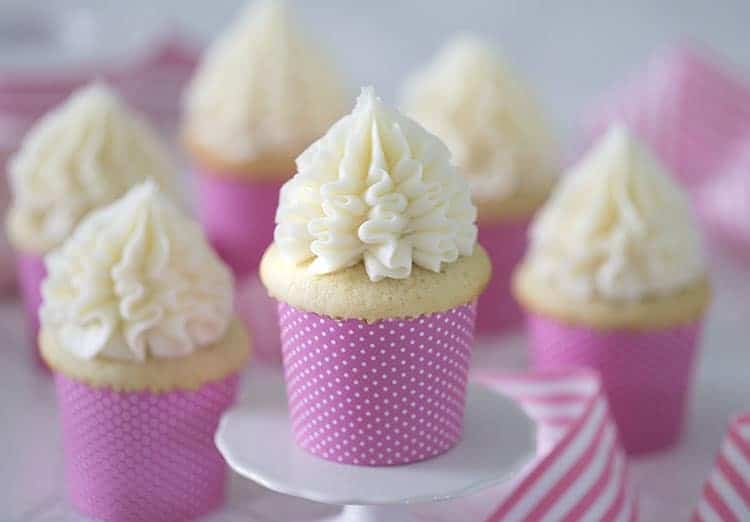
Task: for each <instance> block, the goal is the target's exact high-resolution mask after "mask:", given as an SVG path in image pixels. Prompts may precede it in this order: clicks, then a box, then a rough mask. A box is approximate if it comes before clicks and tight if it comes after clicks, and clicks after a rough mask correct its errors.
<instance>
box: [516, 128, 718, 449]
mask: <svg viewBox="0 0 750 522" xmlns="http://www.w3.org/2000/svg"><path fill="white" fill-rule="evenodd" d="M514 289H515V294H516V296H517V297H518V298H519V300H520V301H521V302H522V303H523V306H524V308H525V309H526V311H527V313H528V325H529V334H530V344H531V360H532V363H533V365H534V366H535V367H536V368H538V369H549V368H556V367H561V366H573V365H575V366H579V365H583V366H590V367H593V368H594V369H596V370H598V371H599V373H600V374H601V376H602V379H603V383H604V388H605V390H606V391H607V393H608V396H609V401H610V405H611V407H612V412H613V414H614V417H615V420H616V421H617V423H618V426H619V428H620V434H621V436H622V442H623V444H624V446H625V448H626V449H627V450H628V451H630V452H645V451H652V450H657V449H661V448H664V447H667V446H669V445H671V444H673V443H674V442H676V441H677V440H678V438H679V434H680V428H681V424H682V419H683V414H684V411H685V407H686V399H687V396H688V391H689V387H690V383H691V379H692V374H693V365H694V361H695V353H696V348H697V346H698V344H699V338H700V333H701V324H702V318H703V316H704V313H705V311H706V308H707V306H708V304H709V300H710V285H709V282H708V278H707V272H706V265H705V261H704V255H703V250H702V246H701V241H700V237H699V235H698V232H697V227H696V226H695V223H694V221H693V216H692V212H691V209H690V207H689V204H688V200H687V198H686V196H685V195H684V194H683V193H682V191H681V190H680V188H679V187H678V186H677V184H676V183H675V182H674V181H673V180H672V179H671V178H670V176H669V174H668V173H667V172H666V171H665V170H664V167H663V166H662V165H661V164H660V163H659V162H658V161H657V160H656V159H655V158H654V157H653V156H652V154H651V153H650V152H649V151H648V150H646V149H645V148H644V146H643V145H641V144H640V143H639V142H637V141H636V140H635V138H633V136H632V135H631V134H630V133H629V132H628V131H626V130H625V129H624V128H621V127H614V128H612V129H610V131H609V133H608V134H607V135H606V136H605V137H604V138H603V139H602V140H601V141H600V142H599V143H598V144H596V145H595V147H594V149H593V150H592V151H591V152H589V153H588V155H587V156H586V157H584V158H583V159H582V160H581V162H580V163H579V164H578V165H576V166H575V167H574V168H573V169H572V171H571V172H570V173H569V174H568V175H567V176H566V177H565V178H564V181H562V182H561V184H560V186H559V187H558V189H557V190H556V191H555V193H554V194H553V195H552V197H551V198H550V200H549V202H548V203H547V204H546V205H545V207H544V208H543V209H542V210H541V211H540V213H539V215H538V217H537V218H536V219H535V222H534V223H533V225H532V228H531V233H530V247H529V252H528V254H527V256H526V258H525V259H524V261H523V263H522V264H521V265H520V267H519V268H518V270H517V272H516V274H515V278H514Z"/></svg>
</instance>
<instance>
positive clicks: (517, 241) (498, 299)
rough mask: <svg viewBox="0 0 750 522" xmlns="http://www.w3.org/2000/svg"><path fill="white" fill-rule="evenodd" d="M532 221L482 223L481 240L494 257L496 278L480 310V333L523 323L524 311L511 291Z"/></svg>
mask: <svg viewBox="0 0 750 522" xmlns="http://www.w3.org/2000/svg"><path fill="white" fill-rule="evenodd" d="M528 225H529V222H528V220H523V221H511V222H508V223H489V224H482V223H480V224H479V243H480V244H481V245H482V246H483V247H484V248H485V249H486V250H487V253H488V254H489V256H490V260H491V261H492V279H491V280H490V283H489V285H487V288H486V289H485V291H484V293H483V294H482V295H481V296H480V298H479V308H478V310H477V333H478V334H480V335H481V334H496V333H501V332H503V331H507V330H510V329H513V328H518V327H520V326H521V325H522V323H523V312H522V311H521V308H520V307H519V306H518V303H517V302H516V300H515V298H514V297H513V295H512V293H511V276H512V274H513V270H514V269H515V268H516V266H517V265H518V263H519V262H520V261H521V259H522V258H523V254H524V252H525V250H526V230H527V228H528Z"/></svg>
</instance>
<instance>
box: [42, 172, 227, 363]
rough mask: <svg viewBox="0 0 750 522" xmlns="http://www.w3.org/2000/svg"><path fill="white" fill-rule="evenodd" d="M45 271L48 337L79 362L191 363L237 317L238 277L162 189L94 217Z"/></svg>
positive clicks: (134, 192)
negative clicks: (187, 358)
mask: <svg viewBox="0 0 750 522" xmlns="http://www.w3.org/2000/svg"><path fill="white" fill-rule="evenodd" d="M45 261H46V266H47V274H48V275H47V279H46V280H45V281H44V283H43V284H42V296H43V304H42V307H41V309H40V318H41V322H42V328H43V330H46V331H48V332H49V333H50V334H51V335H52V336H53V337H54V341H55V342H56V344H57V345H58V346H59V348H60V349H61V350H64V351H67V352H69V353H70V354H73V355H74V356H75V357H77V358H79V359H93V358H107V359H116V360H126V361H135V362H139V363H146V362H149V361H150V360H152V359H159V358H176V357H184V356H188V355H190V354H191V353H193V352H195V351H197V350H200V349H203V348H205V347H207V346H210V345H212V344H214V343H216V342H218V341H220V340H221V339H222V338H223V337H224V335H225V334H226V333H227V330H228V327H229V324H230V322H231V320H232V317H233V314H232V299H233V290H232V276H231V275H230V272H229V270H228V269H227V267H226V266H225V265H224V264H223V263H222V262H221V261H220V260H219V258H218V257H217V256H216V254H215V253H214V252H213V250H211V248H210V247H209V245H208V243H207V242H206V240H205V239H204V237H203V235H202V233H201V231H200V228H199V226H198V225H197V223H195V222H194V221H192V220H191V219H189V218H187V217H186V216H185V215H183V214H182V213H181V212H180V211H179V210H178V209H177V207H176V206H175V205H174V204H173V203H171V202H170V201H169V200H168V199H167V198H166V197H165V196H163V195H162V194H161V193H160V192H159V190H158V188H157V186H156V184H155V183H153V182H152V181H147V182H145V183H143V184H141V185H138V186H136V187H134V188H132V189H131V190H130V191H129V192H128V193H127V194H126V195H125V196H124V197H122V198H121V199H119V200H117V201H116V202H114V203H112V204H111V205H109V206H106V207H103V208H101V209H98V210H96V211H94V212H92V213H90V214H89V215H88V216H87V217H86V218H85V219H84V220H83V221H82V222H81V224H80V225H79V226H78V228H76V230H75V232H74V233H73V234H72V235H71V237H70V238H69V239H68V240H67V241H66V242H65V243H64V244H63V246H62V247H61V248H60V249H58V250H55V251H53V252H52V253H50V254H49V255H48V256H47V257H46V260H45Z"/></svg>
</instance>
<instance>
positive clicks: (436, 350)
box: [279, 303, 476, 466]
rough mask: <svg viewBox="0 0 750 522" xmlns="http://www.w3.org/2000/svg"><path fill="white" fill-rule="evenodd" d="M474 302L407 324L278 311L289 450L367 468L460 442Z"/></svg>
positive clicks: (286, 307) (438, 451)
mask: <svg viewBox="0 0 750 522" xmlns="http://www.w3.org/2000/svg"><path fill="white" fill-rule="evenodd" d="M475 317H476V305H475V304H474V303H472V304H467V305H463V306H459V307H457V308H454V309H451V310H448V311H447V312H441V313H436V314H431V315H425V316H422V317H418V318H414V319H385V320H382V321H377V322H375V323H366V322H364V321H360V320H356V319H347V320H336V319H332V318H329V317H325V316H321V315H318V314H314V313H309V312H303V311H301V310H297V309H296V308H293V307H291V306H289V305H287V304H285V303H280V304H279V320H280V324H281V339H282V349H283V357H284V370H285V374H286V382H287V394H288V398H289V410H290V415H291V420H292V429H293V431H294V437H295V440H296V441H297V444H298V445H299V446H300V447H302V448H303V449H305V450H307V451H309V452H310V453H312V454H314V455H317V456H319V457H322V458H324V459H327V460H332V461H335V462H340V463H345V464H357V465H365V466H387V465H397V464H407V463H411V462H416V461H420V460H424V459H428V458H431V457H434V456H437V455H439V454H441V453H443V452H445V451H447V450H449V449H450V448H452V447H453V446H454V445H455V444H456V443H457V442H458V440H459V439H460V437H461V431H462V427H463V414H464V405H465V399H466V381H467V377H468V371H469V363H470V359H471V347H472V344H473V338H474V321H475Z"/></svg>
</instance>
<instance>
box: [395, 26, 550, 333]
mask: <svg viewBox="0 0 750 522" xmlns="http://www.w3.org/2000/svg"><path fill="white" fill-rule="evenodd" d="M402 98H403V101H402V105H403V107H404V108H405V110H406V111H407V113H408V114H409V115H410V116H412V117H414V118H415V119H416V120H417V121H418V122H420V123H421V124H423V125H424V126H425V127H426V128H427V129H429V130H430V131H431V132H434V133H435V134H436V135H437V136H439V137H440V138H441V139H442V140H444V141H445V143H446V145H447V146H448V148H449V149H450V151H451V153H452V154H453V158H454V160H455V163H456V165H457V167H458V171H459V172H460V173H461V174H462V175H463V176H465V177H466V179H467V180H468V181H469V184H470V186H471V192H472V197H473V199H474V203H475V204H476V205H477V207H478V210H479V241H480V243H481V244H482V245H484V247H485V248H486V249H487V252H488V253H489V255H490V259H491V260H492V272H493V277H492V280H491V282H490V284H489V286H488V287H487V290H486V291H485V293H484V295H482V297H481V298H480V299H479V309H478V315H477V330H478V331H479V332H480V333H489V334H491V333H498V332H501V331H503V330H507V329H508V328H511V327H514V326H518V325H519V324H520V323H521V319H522V317H523V315H522V313H521V310H520V308H519V306H518V304H517V303H516V301H515V300H514V299H513V297H512V293H511V290H510V286H511V274H512V271H513V268H514V267H515V266H516V265H517V264H518V262H519V261H520V260H521V258H522V257H523V252H524V250H525V247H526V229H527V226H528V223H529V221H530V219H531V216H532V215H533V214H534V212H535V211H536V210H537V209H538V208H539V206H540V205H541V204H542V203H543V202H544V200H545V199H546V197H547V195H548V194H549V192H550V190H551V189H552V187H553V184H554V183H555V180H556V171H557V165H556V160H557V151H556V150H555V146H554V142H553V140H552V138H551V135H550V133H549V132H548V130H547V127H546V125H545V122H544V120H543V118H542V115H541V113H540V110H539V108H538V106H537V104H536V102H535V101H534V100H533V99H532V96H531V94H530V92H529V89H528V88H527V87H526V86H524V85H522V84H521V83H520V82H519V81H518V80H517V78H516V74H515V72H514V71H513V70H512V69H511V68H510V66H509V65H508V64H507V63H506V62H505V60H504V59H503V57H502V56H501V55H500V54H499V53H498V52H496V51H495V49H493V48H492V47H491V46H489V45H488V44H486V43H484V42H482V41H481V40H479V39H477V38H475V37H471V36H461V37H457V38H455V39H453V40H452V41H451V42H449V43H448V44H447V45H446V46H445V48H444V49H443V50H442V51H440V53H439V54H438V55H437V57H436V58H435V59H434V60H433V62H432V63H430V64H428V65H427V66H426V67H424V69H422V70H421V71H418V72H417V73H416V74H414V75H413V76H412V77H411V78H410V79H409V80H408V81H407V83H406V85H405V88H404V94H403V97H402Z"/></svg>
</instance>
